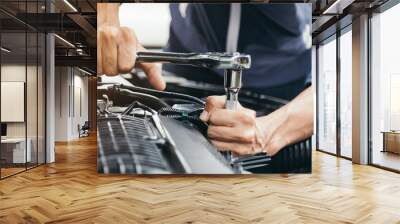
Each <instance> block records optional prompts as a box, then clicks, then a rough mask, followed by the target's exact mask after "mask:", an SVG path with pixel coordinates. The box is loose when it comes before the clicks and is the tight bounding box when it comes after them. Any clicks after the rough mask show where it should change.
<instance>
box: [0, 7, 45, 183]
mask: <svg viewBox="0 0 400 224" xmlns="http://www.w3.org/2000/svg"><path fill="white" fill-rule="evenodd" d="M26 3H27V1H1V2H0V7H3V6H7V7H9V8H10V7H11V8H13V9H14V10H16V11H15V15H16V16H24V15H25V14H24V13H25V12H28V13H38V12H42V11H43V7H42V6H43V5H44V1H31V2H28V5H26ZM4 21H6V22H4ZM45 41H46V40H45V35H44V34H43V33H40V31H38V30H36V29H35V28H33V27H31V26H29V25H27V24H25V23H23V22H21V21H18V19H16V18H15V17H13V14H5V13H3V12H0V47H1V57H0V67H1V69H0V72H1V73H0V82H1V85H0V90H1V91H0V92H1V98H0V102H1V105H0V111H1V115H0V120H1V136H2V137H1V144H0V178H1V179H2V178H5V177H7V176H10V175H13V174H16V173H19V172H22V171H25V170H27V169H29V168H32V167H36V166H37V165H39V164H43V163H44V162H45V69H44V65H45V58H46V53H45Z"/></svg>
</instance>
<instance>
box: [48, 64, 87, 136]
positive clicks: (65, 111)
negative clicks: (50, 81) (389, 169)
mask: <svg viewBox="0 0 400 224" xmlns="http://www.w3.org/2000/svg"><path fill="white" fill-rule="evenodd" d="M55 85H56V93H55V130H56V131H55V140H56V141H70V140H74V139H77V138H79V132H78V125H83V123H84V122H85V121H87V120H88V105H89V104H88V103H89V102H88V78H87V77H86V76H84V74H83V73H82V72H80V71H79V70H78V69H76V68H71V67H56V83H55ZM80 107H81V108H80ZM80 109H81V110H82V111H81V112H80Z"/></svg>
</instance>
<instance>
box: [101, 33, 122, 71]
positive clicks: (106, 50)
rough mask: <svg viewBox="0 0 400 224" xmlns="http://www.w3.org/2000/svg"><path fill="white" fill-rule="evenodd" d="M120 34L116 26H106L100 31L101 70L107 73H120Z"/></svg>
mask: <svg viewBox="0 0 400 224" xmlns="http://www.w3.org/2000/svg"><path fill="white" fill-rule="evenodd" d="M118 35H119V30H118V28H115V27H104V28H102V29H100V31H99V36H100V41H101V53H100V55H101V66H102V68H101V71H102V73H104V74H106V75H111V76H115V75H118V67H117V66H118V58H117V55H118V45H117V42H118Z"/></svg>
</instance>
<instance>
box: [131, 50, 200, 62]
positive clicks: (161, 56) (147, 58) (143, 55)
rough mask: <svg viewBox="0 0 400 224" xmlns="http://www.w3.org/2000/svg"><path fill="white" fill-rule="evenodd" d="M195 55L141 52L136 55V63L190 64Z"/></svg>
mask: <svg viewBox="0 0 400 224" xmlns="http://www.w3.org/2000/svg"><path fill="white" fill-rule="evenodd" d="M196 55H197V54H196V53H172V52H151V51H143V52H137V53H136V61H138V62H160V63H178V64H190V63H191V61H192V57H193V56H196Z"/></svg>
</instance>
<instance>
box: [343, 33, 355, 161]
mask: <svg viewBox="0 0 400 224" xmlns="http://www.w3.org/2000/svg"><path fill="white" fill-rule="evenodd" d="M347 29H348V30H345V31H344V33H343V34H342V35H341V36H340V154H341V156H344V157H347V158H351V157H352V148H351V145H352V97H353V94H352V74H353V72H352V49H351V48H352V33H351V26H350V27H348V28H347ZM346 31H347V32H346Z"/></svg>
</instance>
